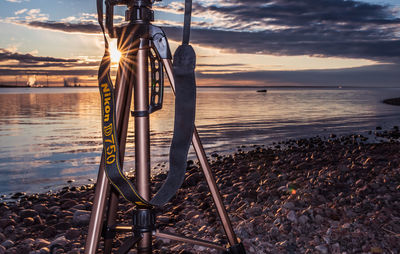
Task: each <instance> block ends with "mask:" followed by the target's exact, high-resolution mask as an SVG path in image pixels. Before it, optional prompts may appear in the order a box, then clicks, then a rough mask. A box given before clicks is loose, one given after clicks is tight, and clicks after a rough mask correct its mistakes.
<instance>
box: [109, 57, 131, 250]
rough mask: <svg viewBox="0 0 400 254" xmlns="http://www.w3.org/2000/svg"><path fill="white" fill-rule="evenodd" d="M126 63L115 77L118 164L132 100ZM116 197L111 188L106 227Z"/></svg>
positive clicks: (111, 220)
mask: <svg viewBox="0 0 400 254" xmlns="http://www.w3.org/2000/svg"><path fill="white" fill-rule="evenodd" d="M127 58H128V56H125V57H124V58H122V59H123V60H122V61H125V59H127ZM126 66H127V65H126V64H125V63H123V62H121V63H120V64H119V68H118V72H117V78H116V82H115V83H116V92H117V93H116V94H117V95H118V97H119V98H122V99H121V100H118V102H117V112H118V113H117V116H118V114H120V115H121V116H122V119H120V120H121V122H117V128H118V126H121V128H118V138H119V140H118V142H119V154H120V165H121V166H123V164H124V157H125V147H126V137H127V133H128V122H129V115H130V107H131V101H132V82H130V77H131V69H130V68H127V67H126ZM118 199H119V193H118V192H117V191H115V190H114V189H112V190H111V195H110V200H109V203H108V212H107V222H106V223H107V228H111V227H112V226H113V225H115V223H116V220H115V218H116V214H117V208H118ZM113 238H114V237H113V236H112V235H111V237H108V236H107V235H106V238H105V239H104V253H111V250H112V243H113Z"/></svg>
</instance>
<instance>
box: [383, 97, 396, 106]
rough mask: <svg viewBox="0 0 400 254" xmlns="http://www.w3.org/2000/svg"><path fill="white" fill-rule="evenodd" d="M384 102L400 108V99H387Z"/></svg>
mask: <svg viewBox="0 0 400 254" xmlns="http://www.w3.org/2000/svg"><path fill="white" fill-rule="evenodd" d="M382 102H383V103H385V104H389V105H394V106H400V97H397V98H390V99H385V100H383V101H382Z"/></svg>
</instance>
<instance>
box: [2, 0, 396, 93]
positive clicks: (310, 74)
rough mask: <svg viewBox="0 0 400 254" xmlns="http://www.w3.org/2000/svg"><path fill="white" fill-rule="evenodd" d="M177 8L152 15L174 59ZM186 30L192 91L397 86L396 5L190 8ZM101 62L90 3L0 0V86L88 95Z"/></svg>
mask: <svg viewBox="0 0 400 254" xmlns="http://www.w3.org/2000/svg"><path fill="white" fill-rule="evenodd" d="M183 6H184V2H183V0H182V1H174V0H163V1H161V2H156V3H155V4H154V6H153V9H154V11H155V21H154V22H153V24H154V25H157V26H161V27H162V28H163V29H164V31H165V33H166V34H167V37H168V40H169V42H170V45H171V49H172V50H173V51H174V50H175V49H176V47H177V46H178V45H179V43H180V40H181V33H182V32H181V31H182V21H183V15H182V13H183ZM123 11H124V10H123V8H122V7H120V8H118V9H117V10H116V19H117V20H118V19H119V18H121V17H122V14H123ZM192 21H193V23H192V33H191V44H192V45H193V47H194V48H195V51H196V53H197V68H196V77H197V83H198V85H203V86H204V85H209V86H220V85H235V86H253V85H255V86H293V85H295V86H373V87H399V86H400V68H399V67H400V0H380V1H378V0H360V1H353V0H193V19H192ZM115 44H116V43H115V41H112V45H113V46H115ZM103 52H104V42H103V38H102V35H101V34H100V28H99V26H98V23H97V15H96V1H95V0H91V1H88V0H86V1H81V0H0V84H7V85H10V84H17V85H22V84H26V82H27V81H28V80H32V78H33V79H36V80H37V81H38V82H42V83H44V82H47V81H48V82H49V83H50V85H62V84H63V79H64V78H67V79H69V80H71V79H73V78H75V80H76V79H77V78H78V80H79V83H81V84H82V85H93V86H95V85H97V84H96V78H97V69H98V64H99V60H100V59H101V57H102V55H103ZM35 74H36V75H35Z"/></svg>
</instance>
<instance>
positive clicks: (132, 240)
mask: <svg viewBox="0 0 400 254" xmlns="http://www.w3.org/2000/svg"><path fill="white" fill-rule="evenodd" d="M141 239H142V236H141V235H133V236H131V237H129V238H128V239H126V240H125V242H124V243H123V244H122V245H121V247H119V249H118V251H117V254H125V253H128V252H129V250H130V249H132V248H133V246H135V244H136V243H137V242H139V241H140V240H141Z"/></svg>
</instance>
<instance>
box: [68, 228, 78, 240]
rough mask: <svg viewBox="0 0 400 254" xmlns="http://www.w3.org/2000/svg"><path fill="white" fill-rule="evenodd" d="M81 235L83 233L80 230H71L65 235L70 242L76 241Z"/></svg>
mask: <svg viewBox="0 0 400 254" xmlns="http://www.w3.org/2000/svg"><path fill="white" fill-rule="evenodd" d="M80 235H81V231H80V230H79V229H76V228H71V229H69V230H67V232H66V233H65V238H67V239H68V240H75V239H78V238H79V236H80Z"/></svg>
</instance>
